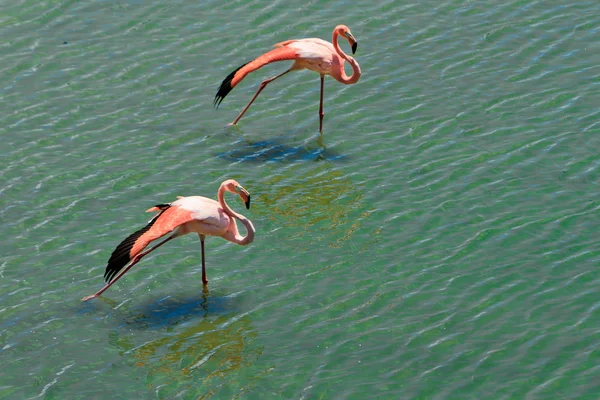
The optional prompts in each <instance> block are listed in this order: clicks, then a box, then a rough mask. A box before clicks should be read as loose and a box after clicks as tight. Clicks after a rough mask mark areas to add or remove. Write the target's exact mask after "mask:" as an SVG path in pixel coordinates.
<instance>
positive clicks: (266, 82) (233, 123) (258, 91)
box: [230, 69, 291, 125]
mask: <svg viewBox="0 0 600 400" xmlns="http://www.w3.org/2000/svg"><path fill="white" fill-rule="evenodd" d="M290 71H291V69H288V70H287V71H285V72H283V73H281V74H279V75H277V76H274V77H272V78H269V79H265V80H264V81H263V82H262V83H261V84H260V86H259V87H258V90H257V91H256V94H254V97H252V100H250V102H249V103H248V105H247V106H246V107H245V108H244V109H243V110H242V112H241V113H240V115H238V116H237V118H236V119H235V120H234V121H233V122H232V123H231V124H230V125H237V123H238V121H239V120H240V119H241V118H242V116H243V115H244V113H245V112H246V111H247V110H248V109H249V108H250V106H251V105H252V103H253V102H254V100H256V98H257V97H258V95H259V94H260V92H262V90H263V89H264V88H265V86H267V85H268V84H269V83H271V82H273V81H274V80H275V79H277V78H279V77H282V76H283V75H285V74H287V73H288V72H290Z"/></svg>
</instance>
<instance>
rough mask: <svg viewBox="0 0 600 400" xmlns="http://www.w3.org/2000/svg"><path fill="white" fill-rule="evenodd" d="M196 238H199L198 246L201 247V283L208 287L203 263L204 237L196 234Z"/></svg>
mask: <svg viewBox="0 0 600 400" xmlns="http://www.w3.org/2000/svg"><path fill="white" fill-rule="evenodd" d="M198 236H200V246H201V247H202V283H203V284H204V286H206V285H208V278H207V277H206V264H205V263H204V238H206V236H205V235H200V234H198Z"/></svg>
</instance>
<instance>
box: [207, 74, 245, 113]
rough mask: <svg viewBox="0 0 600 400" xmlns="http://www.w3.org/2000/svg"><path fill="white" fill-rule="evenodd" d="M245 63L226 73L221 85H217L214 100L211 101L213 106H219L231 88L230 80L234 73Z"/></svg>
mask: <svg viewBox="0 0 600 400" xmlns="http://www.w3.org/2000/svg"><path fill="white" fill-rule="evenodd" d="M246 64H248V63H246ZM246 64H244V65H240V66H239V67H238V68H236V69H235V71H233V72H232V73H230V74H229V75H227V78H225V79H224V80H223V82H221V86H219V90H217V94H216V95H215V101H214V103H213V104H214V106H215V107H217V108H219V105H220V104H221V102H222V101H223V99H224V98H225V96H227V95H228V94H229V92H231V89H233V88H232V87H231V81H232V80H233V77H234V76H235V73H236V72H238V71H239V70H240V69H242V68H244V66H246Z"/></svg>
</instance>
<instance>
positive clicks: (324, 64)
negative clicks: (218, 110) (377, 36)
mask: <svg viewBox="0 0 600 400" xmlns="http://www.w3.org/2000/svg"><path fill="white" fill-rule="evenodd" d="M340 35H341V36H343V37H345V38H346V39H347V40H348V43H350V46H352V54H354V53H355V52H356V48H357V47H358V42H357V41H356V39H354V36H352V33H350V29H348V27H347V26H345V25H338V26H336V27H335V29H334V30H333V39H332V43H333V44H332V43H329V42H327V41H325V40H322V39H317V38H310V39H299V40H287V41H285V42H281V43H277V44H276V45H275V47H276V48H275V49H273V50H271V51H269V52H267V53H265V54H263V55H261V56H259V57H258V58H256V59H254V60H253V61H250V62H249V63H246V64H244V65H242V66H241V67H239V68H238V69H236V70H235V71H233V72H232V73H231V74H229V75H228V76H227V78H225V80H224V81H223V82H222V83H221V86H220V87H219V90H218V91H217V94H216V96H215V101H214V104H215V106H216V107H219V104H221V102H222V101H223V99H224V98H225V96H227V94H228V93H229V92H231V90H232V89H233V88H234V87H236V86H237V84H238V83H240V82H241V81H242V80H243V79H244V78H245V77H246V75H248V74H249V73H250V72H253V71H256V70H257V69H259V68H261V67H263V66H265V65H267V64H270V63H272V62H276V61H287V60H293V61H294V63H293V64H292V66H291V67H290V68H289V69H288V70H286V71H284V72H283V73H281V74H279V75H277V76H274V77H272V78H269V79H265V80H264V81H263V82H262V83H261V84H260V86H259V88H258V90H257V91H256V94H255V95H254V97H252V100H250V102H249V103H248V105H247V106H246V107H245V108H244V109H243V110H242V112H241V113H240V115H238V116H237V118H236V119H235V120H234V121H233V122H232V123H231V124H230V125H236V124H237V123H238V121H239V120H240V119H241V118H242V116H243V115H244V113H245V112H246V111H247V110H248V108H250V105H251V104H252V103H253V102H254V100H255V99H256V98H257V97H258V95H259V94H260V92H261V91H262V90H263V89H264V88H265V86H267V85H268V84H269V83H270V82H273V81H274V80H275V79H277V78H279V77H281V76H283V75H285V74H287V73H288V72H290V71H295V70H300V69H305V68H306V69H310V70H312V71H316V72H318V73H319V74H320V75H321V102H320V104H319V132H321V133H322V132H323V115H324V113H323V88H324V85H325V75H331V76H332V77H333V78H334V79H335V80H337V81H338V82H341V83H344V84H346V85H351V84H353V83H356V82H358V80H359V79H360V74H361V72H360V66H359V65H358V63H357V62H356V60H355V59H354V58H352V57H350V56H349V55H347V54H345V53H344V52H343V51H342V49H341V48H340V45H339V43H338V36H340ZM344 61H348V62H349V63H350V66H351V67H352V75H351V76H348V75H346V72H345V71H344Z"/></svg>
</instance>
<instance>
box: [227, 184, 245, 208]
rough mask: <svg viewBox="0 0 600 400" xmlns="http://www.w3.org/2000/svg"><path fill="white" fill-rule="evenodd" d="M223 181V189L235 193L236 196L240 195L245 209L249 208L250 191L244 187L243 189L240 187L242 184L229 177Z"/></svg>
mask: <svg viewBox="0 0 600 400" xmlns="http://www.w3.org/2000/svg"><path fill="white" fill-rule="evenodd" d="M224 183H225V189H226V190H227V191H229V192H231V193H235V194H237V195H238V196H240V198H241V199H242V201H243V202H244V204H245V205H246V210H249V209H250V193H249V192H248V191H247V190H246V189H244V188H243V187H242V185H240V184H239V183H238V182H237V181H236V180H235V179H229V180H227V181H225V182H224Z"/></svg>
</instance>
